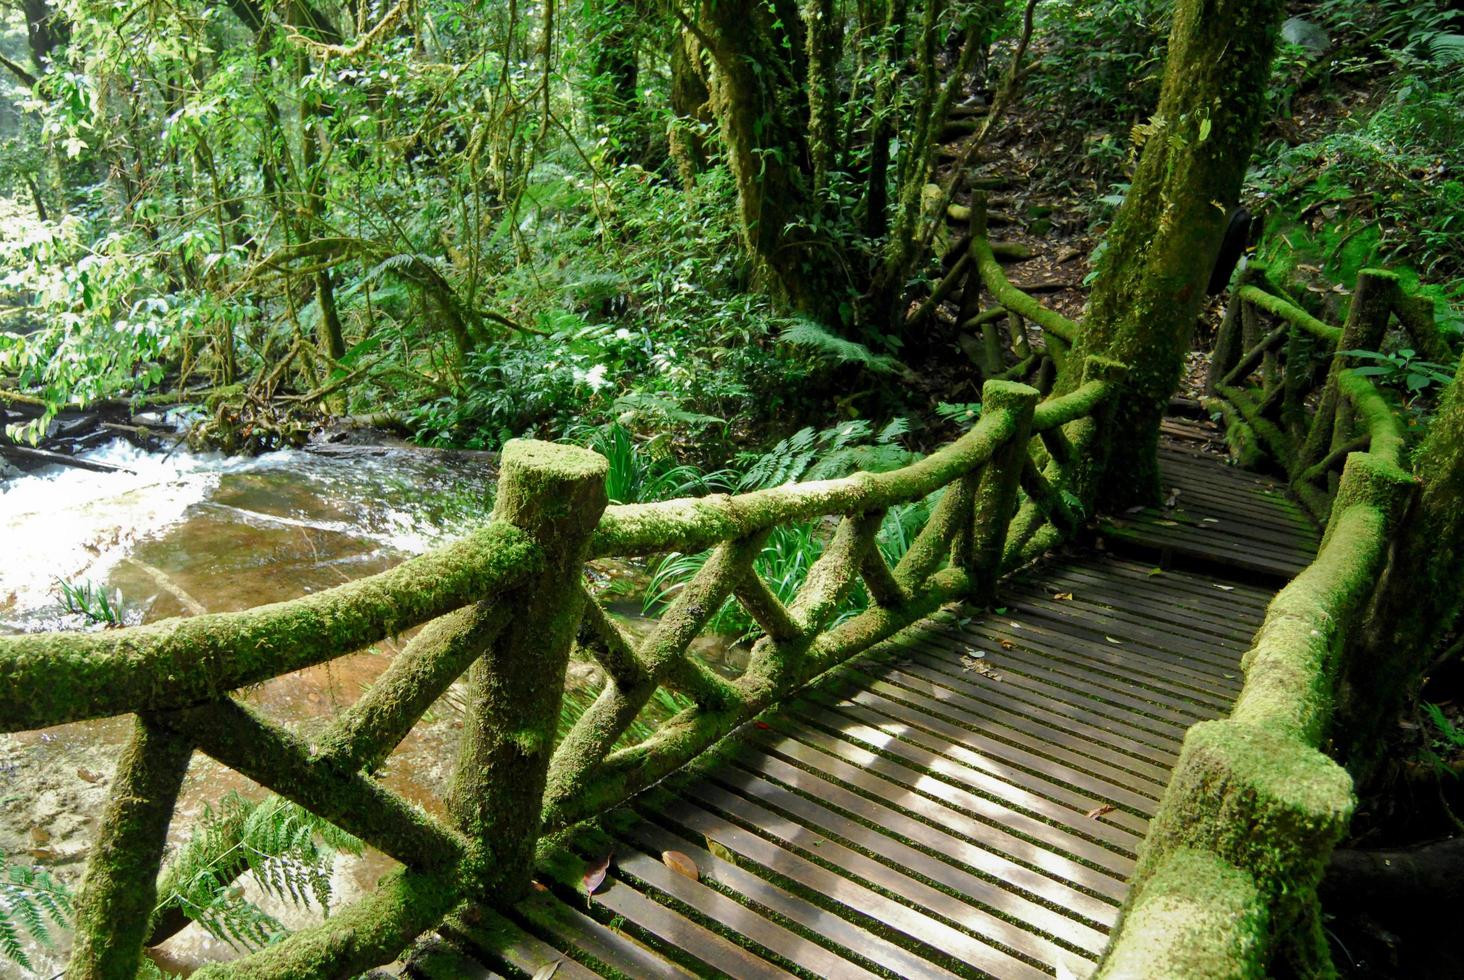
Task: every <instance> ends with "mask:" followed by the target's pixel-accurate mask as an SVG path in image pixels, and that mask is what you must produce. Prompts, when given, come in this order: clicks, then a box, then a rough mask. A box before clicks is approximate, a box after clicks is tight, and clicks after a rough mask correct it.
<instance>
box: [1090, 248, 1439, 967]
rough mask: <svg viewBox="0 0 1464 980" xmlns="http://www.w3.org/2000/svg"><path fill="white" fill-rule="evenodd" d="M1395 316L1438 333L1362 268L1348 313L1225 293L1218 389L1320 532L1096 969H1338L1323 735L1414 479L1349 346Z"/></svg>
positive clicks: (1205, 739)
mask: <svg viewBox="0 0 1464 980" xmlns="http://www.w3.org/2000/svg"><path fill="white" fill-rule="evenodd" d="M1393 315H1396V316H1397V317H1398V319H1399V321H1400V322H1401V324H1402V326H1403V328H1404V329H1406V330H1407V331H1409V332H1410V333H1411V334H1412V336H1413V337H1414V339H1415V342H1416V343H1418V344H1419V347H1420V348H1421V349H1423V350H1425V351H1429V350H1430V349H1431V348H1433V347H1435V345H1436V344H1441V343H1442V341H1440V340H1439V338H1438V334H1437V332H1436V331H1433V330H1431V328H1432V313H1431V310H1430V311H1428V312H1427V313H1426V311H1425V309H1424V307H1423V306H1422V305H1421V304H1420V302H1419V301H1417V300H1414V299H1412V298H1411V297H1408V296H1407V295H1406V294H1405V293H1404V291H1403V290H1402V289H1401V287H1400V286H1399V284H1398V282H1397V280H1396V278H1394V277H1393V276H1391V275H1389V274H1388V273H1385V272H1376V271H1367V272H1364V273H1363V274H1362V276H1361V278H1360V279H1359V281H1358V286H1357V290H1356V291H1355V293H1354V294H1353V298H1352V307H1351V312H1350V315H1349V317H1348V320H1347V323H1346V325H1345V326H1343V327H1341V328H1337V327H1332V326H1328V325H1327V324H1325V323H1322V322H1321V321H1319V320H1317V319H1316V318H1315V317H1312V316H1310V315H1309V314H1307V313H1306V312H1304V311H1303V310H1302V309H1301V308H1300V307H1298V306H1297V305H1296V304H1295V303H1293V302H1291V301H1290V300H1289V299H1288V298H1286V297H1285V296H1284V295H1282V294H1281V293H1280V291H1279V290H1278V289H1277V288H1276V287H1275V286H1274V285H1272V284H1271V283H1270V282H1269V281H1268V280H1267V279H1266V277H1265V274H1264V272H1263V271H1262V270H1258V269H1256V268H1255V267H1252V269H1251V270H1250V271H1249V274H1248V275H1247V277H1246V282H1245V283H1244V284H1243V285H1241V287H1240V288H1239V289H1238V290H1237V291H1236V292H1235V293H1234V294H1233V296H1232V304H1231V307H1230V311H1229V315H1228V316H1227V320H1226V323H1225V325H1224V327H1223V328H1222V331H1221V334H1220V338H1219V344H1218V348H1217V351H1216V355H1215V360H1214V363H1213V368H1212V373H1211V388H1212V390H1213V391H1214V392H1215V395H1216V401H1215V403H1214V404H1215V405H1216V406H1217V407H1218V408H1219V409H1220V410H1222V411H1223V412H1224V413H1225V414H1226V418H1227V421H1228V422H1229V437H1230V439H1231V442H1232V445H1233V446H1234V447H1235V448H1236V449H1237V450H1238V451H1239V452H1240V453H1241V454H1242V455H1243V456H1246V455H1248V456H1249V457H1250V459H1251V460H1252V461H1256V460H1257V459H1259V458H1260V457H1261V456H1262V454H1264V455H1266V456H1269V462H1271V464H1272V465H1275V466H1277V467H1279V468H1281V469H1283V470H1284V471H1285V472H1287V473H1288V474H1289V475H1290V477H1291V480H1292V485H1293V486H1294V487H1295V488H1296V489H1297V490H1298V492H1299V493H1300V495H1301V498H1302V500H1303V501H1305V502H1306V503H1307V505H1308V507H1309V508H1310V510H1311V511H1312V513H1313V514H1314V515H1316V516H1317V517H1318V519H1319V520H1321V521H1324V522H1325V524H1326V532H1325V536H1324V537H1323V540H1322V544H1321V548H1320V551H1319V552H1318V554H1317V557H1316V560H1315V561H1314V562H1313V563H1312V564H1311V565H1309V566H1308V567H1307V568H1306V569H1305V570H1304V571H1302V572H1301V574H1299V575H1298V576H1297V577H1296V578H1295V579H1294V580H1292V582H1291V583H1290V584H1288V585H1287V586H1286V587H1285V588H1284V589H1282V590H1281V592H1280V593H1278V594H1277V596H1276V598H1275V599H1274V600H1273V601H1272V603H1271V605H1270V607H1269V608H1268V609H1267V612H1266V618H1265V621H1264V623H1263V624H1262V626H1261V629H1260V631H1259V632H1258V633H1257V634H1256V637H1255V641H1254V645H1253V646H1252V647H1251V649H1250V650H1249V651H1248V652H1247V653H1246V654H1245V656H1244V658H1243V660H1242V667H1243V669H1244V671H1245V682H1244V685H1243V687H1242V689H1241V693H1240V696H1239V698H1238V699H1237V701H1236V704H1235V708H1234V710H1233V711H1232V712H1231V715H1230V717H1229V718H1228V719H1225V720H1223V721H1210V722H1203V723H1200V724H1198V725H1195V726H1194V727H1193V728H1191V729H1190V730H1189V732H1188V733H1186V736H1185V740H1184V746H1183V748H1182V750H1181V752H1180V758H1179V762H1178V764H1177V766H1176V768H1175V771H1174V774H1173V776H1172V778H1171V780H1170V783H1169V786H1168V788H1167V790H1166V792H1165V795H1164V798H1163V800H1162V802H1161V803H1160V806H1159V809H1158V811H1157V813H1156V814H1155V816H1154V819H1153V822H1152V823H1151V825H1150V829H1149V833H1148V836H1147V837H1146V839H1145V842H1144V845H1143V848H1142V850H1141V852H1140V855H1139V863H1138V866H1137V868H1136V870H1135V873H1134V878H1133V888H1132V890H1131V892H1130V895H1129V899H1128V903H1127V904H1126V906H1125V908H1124V913H1123V917H1122V919H1121V921H1120V924H1119V926H1118V928H1117V929H1116V930H1115V933H1114V936H1113V939H1112V941H1111V942H1110V945H1109V948H1108V951H1107V953H1106V955H1105V957H1104V959H1103V962H1102V964H1101V965H1100V969H1099V971H1098V973H1097V974H1095V976H1098V977H1106V978H1119V977H1124V978H1140V977H1142V978H1151V977H1183V978H1195V980H1199V978H1212V977H1213V978H1219V977H1227V978H1235V977H1263V976H1270V975H1272V973H1273V971H1274V964H1275V961H1276V959H1277V958H1278V957H1280V958H1284V959H1286V960H1288V961H1289V962H1290V966H1291V968H1292V969H1293V970H1294V971H1295V972H1297V973H1298V975H1301V976H1314V975H1329V974H1331V972H1332V971H1331V967H1330V960H1329V958H1328V953H1327V947H1326V942H1325V940H1324V938H1323V936H1322V933H1321V922H1320V910H1319V908H1318V905H1317V900H1316V886H1317V884H1318V882H1319V880H1320V878H1321V875H1322V872H1323V869H1324V867H1325V865H1326V862H1327V859H1328V857H1329V856H1330V854H1331V851H1332V848H1333V847H1334V846H1335V845H1336V843H1337V841H1338V840H1339V839H1340V837H1341V835H1342V834H1343V833H1344V831H1345V830H1346V828H1347V824H1348V821H1349V819H1350V817H1351V814H1352V809H1353V806H1354V802H1355V801H1354V797H1353V788H1352V780H1351V778H1350V777H1349V776H1348V774H1347V772H1346V771H1345V770H1344V769H1343V768H1342V767H1341V766H1340V765H1338V764H1337V763H1336V762H1335V761H1333V760H1332V759H1331V758H1329V757H1328V756H1327V755H1326V754H1325V753H1324V751H1323V749H1325V748H1326V745H1327V736H1328V728H1329V724H1330V722H1331V719H1332V714H1333V709H1334V704H1335V698H1336V695H1337V685H1338V678H1339V675H1340V670H1339V666H1340V665H1339V659H1340V655H1341V651H1342V649H1343V642H1344V639H1345V637H1346V636H1347V634H1348V632H1349V631H1351V630H1353V629H1355V628H1356V627H1357V626H1358V625H1359V621H1360V619H1361V617H1362V616H1364V615H1365V614H1366V611H1367V608H1368V603H1369V600H1370V599H1371V597H1372V595H1373V592H1374V591H1375V589H1376V587H1377V584H1378V581H1379V579H1380V577H1381V575H1382V573H1383V570H1384V566H1385V564H1386V563H1387V561H1388V553H1389V551H1388V542H1389V534H1390V530H1391V529H1392V528H1393V526H1394V523H1395V521H1396V520H1397V519H1398V518H1399V516H1400V515H1401V513H1402V511H1403V509H1404V506H1405V504H1406V501H1407V498H1408V496H1409V493H1410V491H1411V488H1412V485H1413V480H1412V477H1411V475H1410V474H1409V473H1408V472H1407V471H1406V470H1405V469H1404V466H1403V464H1404V462H1405V458H1404V457H1405V452H1404V451H1405V441H1404V437H1405V434H1404V430H1403V427H1402V424H1401V423H1400V422H1399V421H1398V419H1397V418H1396V417H1395V415H1394V413H1393V411H1392V409H1391V407H1390V406H1389V404H1388V402H1387V401H1386V400H1385V398H1384V397H1383V395H1382V394H1381V393H1380V392H1379V391H1378V390H1377V389H1376V388H1374V387H1373V385H1372V384H1371V383H1370V382H1369V380H1368V379H1367V378H1366V377H1363V376H1359V375H1357V374H1355V373H1353V372H1352V371H1351V370H1350V369H1349V367H1348V355H1347V354H1345V353H1342V352H1345V351H1350V350H1357V349H1369V350H1375V349H1377V348H1378V347H1379V346H1380V345H1381V342H1382V340H1383V335H1384V332H1385V331H1386V330H1387V329H1388V327H1389V318H1390V317H1391V316H1393ZM1267 318H1274V319H1275V320H1277V321H1279V324H1278V325H1276V326H1274V327H1272V326H1270V325H1269V324H1268V323H1267V322H1266V319H1267ZM1253 375H1254V376H1255V377H1254V378H1252V376H1253ZM1339 467H1340V469H1341V472H1340V474H1338V473H1337V472H1336V470H1337V469H1338V468H1339Z"/></svg>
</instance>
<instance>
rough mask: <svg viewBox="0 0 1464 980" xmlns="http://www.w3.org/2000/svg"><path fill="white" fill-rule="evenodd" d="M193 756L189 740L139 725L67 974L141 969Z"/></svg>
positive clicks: (90, 874)
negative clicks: (164, 861)
mask: <svg viewBox="0 0 1464 980" xmlns="http://www.w3.org/2000/svg"><path fill="white" fill-rule="evenodd" d="M192 755H193V743H192V742H190V741H189V740H188V739H187V738H185V737H183V736H180V735H177V734H175V733H174V732H171V731H168V730H167V729H165V728H161V727H160V726H158V725H157V724H156V723H155V722H154V721H153V720H151V719H148V718H139V719H137V721H136V722H135V723H134V727H133V731H132V740H131V741H130V742H128V744H127V748H126V749H124V750H123V752H122V758H121V759H120V760H119V761H118V763H117V775H116V778H115V780H114V784H113V788H112V795H111V798H110V799H109V800H108V802H107V809H106V812H105V813H103V815H102V826H101V831H100V833H99V834H98V837H97V842H96V844H95V845H94V846H93V848H92V851H91V854H90V856H89V857H88V859H87V864H86V877H85V878H84V879H83V880H82V883H81V894H80V895H78V896H77V899H76V939H75V942H74V944H73V946H72V948H71V960H70V962H69V963H68V964H67V967H66V975H67V976H69V977H76V978H79V980H114V978H118V977H131V976H132V975H133V974H134V973H135V971H136V970H137V963H138V959H139V957H141V955H142V944H143V941H144V940H145V939H147V934H148V923H149V921H150V920H151V917H152V911H153V906H154V905H155V904H156V902H157V882H158V865H159V864H160V863H161V861H162V859H163V845H164V844H165V843H167V839H168V825H169V824H170V823H171V822H172V820H173V806H174V804H175V803H176V802H177V799H178V790H179V789H181V788H182V786H183V775H184V773H186V772H187V771H188V760H189V759H190V758H191V757H192Z"/></svg>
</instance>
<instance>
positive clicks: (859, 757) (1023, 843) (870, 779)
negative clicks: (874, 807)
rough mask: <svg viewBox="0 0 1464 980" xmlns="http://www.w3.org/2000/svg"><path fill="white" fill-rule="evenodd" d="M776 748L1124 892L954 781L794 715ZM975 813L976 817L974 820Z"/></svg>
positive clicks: (1111, 894) (1053, 869) (1070, 876)
mask: <svg viewBox="0 0 1464 980" xmlns="http://www.w3.org/2000/svg"><path fill="white" fill-rule="evenodd" d="M776 727H777V732H778V734H777V735H772V734H769V735H768V736H767V738H768V739H771V740H776V741H774V742H773V743H772V748H773V750H774V751H776V752H777V753H778V754H779V755H782V756H784V757H786V758H789V759H792V760H794V761H796V762H798V763H800V764H803V765H811V766H815V767H817V768H818V769H819V770H820V771H821V772H827V773H828V774H829V775H831V776H834V777H835V778H837V779H839V780H841V781H842V782H844V783H847V784H848V785H850V786H854V787H857V788H859V789H861V790H864V791H865V792H868V793H873V794H875V795H877V796H879V797H881V798H883V799H889V800H892V801H893V802H896V803H898V805H899V806H901V807H903V808H904V809H906V810H909V811H910V812H912V813H919V814H921V815H922V816H927V817H930V818H931V819H936V820H939V821H940V822H941V825H942V826H943V827H945V828H946V829H947V830H948V831H950V832H951V833H956V834H960V835H961V836H962V837H964V838H967V839H969V840H972V841H975V842H976V843H978V844H979V845H980V846H982V847H984V848H988V849H990V850H992V851H994V852H996V853H999V854H1002V855H1005V856H1006V857H1008V858H1010V859H1011V860H1013V861H1019V862H1022V863H1024V864H1026V865H1029V866H1031V867H1033V868H1035V869H1037V870H1038V871H1040V872H1042V873H1043V874H1045V875H1049V876H1051V877H1053V878H1056V879H1058V880H1060V881H1065V882H1070V883H1072V884H1074V885H1077V886H1078V887H1080V888H1085V889H1087V890H1089V891H1092V892H1095V893H1097V894H1098V895H1099V896H1103V897H1106V898H1108V899H1110V900H1112V901H1114V902H1117V901H1120V900H1121V899H1122V898H1123V896H1124V894H1125V887H1124V884H1123V882H1122V881H1121V880H1120V879H1119V878H1117V877H1114V876H1112V875H1110V874H1108V873H1105V872H1101V871H1098V870H1095V869H1093V868H1089V867H1087V866H1085V865H1083V864H1082V863H1080V862H1078V861H1075V860H1073V859H1072V858H1070V857H1068V856H1067V855H1066V854H1063V853H1059V851H1058V850H1056V849H1053V848H1047V847H1043V846H1041V845H1034V844H1033V842H1032V841H1030V840H1028V839H1026V838H1022V837H1018V836H1017V835H1015V834H1013V833H1011V832H1010V831H1009V830H1008V829H1007V828H1008V824H1007V823H1006V820H1007V815H1008V814H1009V813H1010V812H1011V811H1009V810H1007V809H1006V808H1004V807H1001V806H1000V805H998V804H993V803H992V801H990V800H988V799H986V798H985V797H980V796H976V795H974V794H972V793H970V792H968V791H966V790H964V789H961V788H960V787H958V786H956V785H955V784H953V783H947V782H944V781H941V780H935V779H929V778H928V777H927V776H926V774H925V773H924V772H922V771H919V770H916V769H912V768H910V767H908V766H905V765H902V764H900V763H898V762H895V761H893V760H890V759H886V758H885V757H883V756H880V755H876V754H875V753H873V752H871V751H870V750H868V749H865V748H862V747H860V746H857V745H855V744H853V743H851V742H847V741H844V740H842V739H839V738H837V737H835V736H832V735H829V734H827V733H824V732H822V731H819V730H817V729H814V728H810V727H808V726H805V725H801V724H797V723H795V722H793V721H792V720H788V721H780V722H779V723H778V724H777V726H776ZM973 817H975V818H977V819H973Z"/></svg>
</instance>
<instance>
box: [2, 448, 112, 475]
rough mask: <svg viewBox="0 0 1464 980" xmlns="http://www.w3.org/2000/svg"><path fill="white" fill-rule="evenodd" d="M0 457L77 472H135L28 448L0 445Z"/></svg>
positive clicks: (110, 464) (109, 464)
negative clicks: (54, 465) (54, 464)
mask: <svg viewBox="0 0 1464 980" xmlns="http://www.w3.org/2000/svg"><path fill="white" fill-rule="evenodd" d="M0 456H9V457H10V458H11V459H23V460H27V461H29V462H33V463H56V464H58V465H61V466H70V467H72V468H74V469H78V470H90V471H91V472H93V473H135V472H136V470H129V469H128V468H127V467H125V466H117V465H116V464H114V463H99V462H97V461H96V460H94V459H81V458H80V457H77V456H67V455H65V454H64V453H53V452H50V451H49V450H45V449H32V448H30V447H29V446H15V445H10V444H0Z"/></svg>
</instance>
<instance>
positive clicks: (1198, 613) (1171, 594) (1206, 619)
mask: <svg viewBox="0 0 1464 980" xmlns="http://www.w3.org/2000/svg"><path fill="white" fill-rule="evenodd" d="M1047 572H1048V573H1047V574H1046V575H1041V576H1040V577H1039V576H1038V575H1033V576H1031V578H1030V579H1028V580H1025V581H1023V582H1021V583H1020V584H1021V585H1023V586H1026V587H1042V588H1046V589H1050V590H1051V591H1050V592H1049V593H1048V594H1049V595H1052V594H1055V593H1058V592H1072V593H1074V595H1087V596H1092V597H1094V598H1101V599H1102V601H1104V602H1107V603H1108V604H1110V605H1113V606H1120V607H1126V608H1132V609H1143V610H1144V611H1146V612H1148V611H1150V610H1153V611H1156V612H1161V613H1165V614H1166V616H1161V617H1160V618H1161V619H1163V620H1164V621H1166V622H1168V621H1171V620H1170V618H1169V617H1173V620H1172V621H1173V622H1176V623H1178V624H1179V625H1182V626H1183V625H1187V624H1188V623H1191V622H1196V623H1198V624H1199V625H1200V628H1201V631H1202V632H1204V633H1208V634H1212V635H1215V636H1220V637H1224V638H1228V639H1230V640H1233V641H1235V642H1237V643H1241V644H1244V643H1248V642H1250V638H1251V634H1252V633H1253V631H1254V627H1252V626H1251V625H1250V623H1251V622H1252V621H1253V620H1254V621H1255V622H1259V621H1260V617H1261V616H1262V615H1263V614H1264V613H1265V609H1266V605H1267V603H1252V602H1249V601H1244V600H1227V595H1228V593H1226V592H1225V590H1224V589H1216V588H1215V587H1214V586H1213V585H1212V584H1210V583H1197V584H1203V585H1204V586H1205V588H1207V589H1208V590H1209V594H1204V593H1200V592H1195V591H1191V590H1189V589H1185V588H1177V587H1176V585H1177V584H1178V583H1175V582H1174V581H1173V577H1174V576H1176V575H1182V574H1184V573H1183V572H1175V571H1168V572H1166V571H1164V570H1162V569H1161V570H1160V571H1157V572H1153V571H1149V572H1146V573H1145V574H1144V575H1143V577H1141V578H1138V579H1132V578H1128V577H1127V576H1124V575H1121V574H1119V573H1117V572H1116V571H1114V570H1108V569H1102V568H1101V567H1088V566H1084V565H1079V564H1077V563H1073V564H1064V565H1061V566H1053V567H1052V568H1051V569H1048V570H1047Z"/></svg>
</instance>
